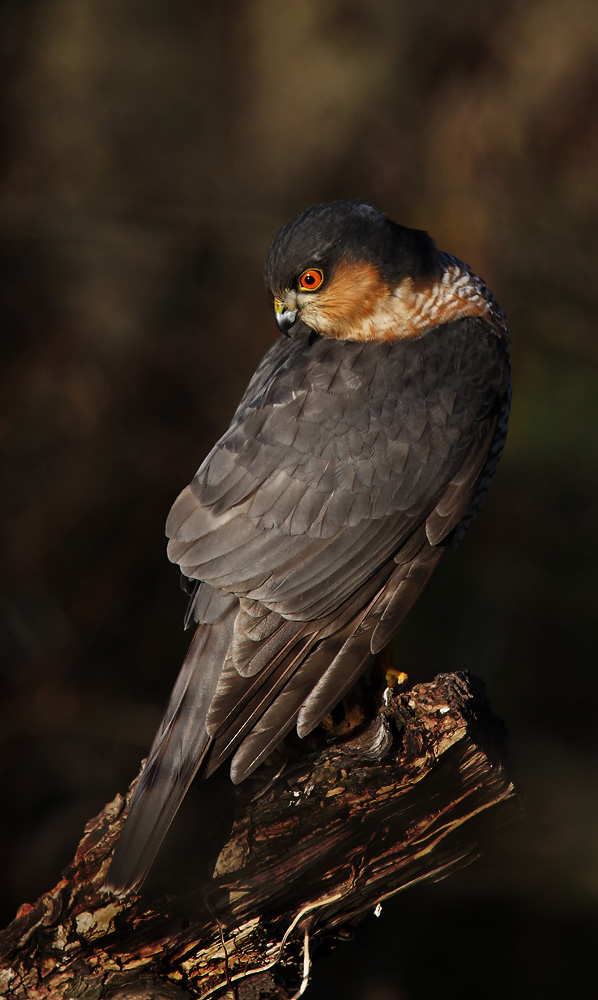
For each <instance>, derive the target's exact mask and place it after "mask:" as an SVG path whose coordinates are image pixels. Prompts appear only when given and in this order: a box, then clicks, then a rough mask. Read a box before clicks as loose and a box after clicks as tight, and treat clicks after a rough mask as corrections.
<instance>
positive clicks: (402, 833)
mask: <svg viewBox="0 0 598 1000" xmlns="http://www.w3.org/2000/svg"><path fill="white" fill-rule="evenodd" d="M126 801H127V800H125V799H123V797H121V796H120V795H118V796H117V797H116V798H115V799H114V801H113V802H111V803H109V805H107V806H106V807H105V809H104V810H103V812H101V813H100V814H99V815H98V816H96V817H95V818H94V819H92V820H91V821H90V822H89V823H88V824H87V826H86V829H85V835H84V837H83V839H82V840H81V843H80V844H79V846H78V849H77V853H76V856H75V858H74V861H73V862H72V864H71V866H70V867H69V869H68V870H67V872H66V873H65V875H64V877H63V878H62V879H61V880H60V881H59V882H58V884H57V885H56V886H55V887H54V889H52V890H51V891H50V892H47V893H45V894H44V895H43V896H42V897H41V898H40V899H39V900H38V901H37V902H36V903H35V904H34V905H32V906H30V905H24V906H22V907H21V909H20V911H19V913H18V915H17V917H16V919H15V920H14V921H13V923H12V924H11V925H10V926H9V927H8V928H7V929H6V931H4V932H3V934H2V935H1V938H0V962H1V966H0V997H2V998H11V1000H12V998H15V1000H21V998H27V1000H46V998H58V997H64V998H69V1000H71V998H72V1000H75V998H76V1000H104V998H110V1000H116V998H124V997H127V998H129V1000H130V998H142V997H143V998H152V1000H157V998H164V1000H166V998H169V1000H177V998H181V1000H182V998H191V997H196V998H197V997H201V998H207V997H209V996H215V997H218V996H220V997H223V996H236V997H238V998H242V1000H249V998H251V997H256V998H257V997H263V998H266V997H279V998H287V1000H288V998H289V997H292V996H297V995H299V993H300V991H301V990H302V989H303V988H305V986H306V984H307V980H308V977H309V971H310V962H311V957H312V956H313V955H314V953H315V954H316V956H317V953H318V951H319V950H322V949H324V948H329V947H330V946H331V945H333V944H334V943H335V941H339V940H342V939H343V938H345V937H347V936H350V935H351V933H352V928H353V926H354V925H355V924H356V923H358V922H359V920H360V919H362V918H363V917H364V916H365V915H366V913H368V912H371V911H372V910H373V909H375V908H376V906H377V905H378V904H379V903H381V902H382V901H383V900H385V899H387V898H388V897H389V896H392V895H394V894H395V893H397V892H399V891H400V890H401V889H404V888H406V887H407V886H412V885H414V884H415V883H417V882H421V881H423V880H435V879H439V878H442V877H444V876H446V875H447V874H449V873H450V872H451V871H453V870H454V869H455V868H457V867H459V866H461V865H463V864H466V863H468V862H469V861H471V860H472V859H473V858H474V857H476V855H477V854H478V853H479V849H480V848H479V844H480V838H483V835H484V833H485V831H486V830H487V829H488V827H489V826H492V827H493V826H495V825H497V824H499V823H503V822H507V821H509V820H510V819H512V818H513V817H514V815H515V814H516V812H517V808H518V807H517V804H516V798H515V791H514V788H513V784H512V782H511V780H510V777H509V773H508V763H507V758H506V750H505V735H504V728H503V726H502V724H501V723H500V722H499V721H498V720H497V719H496V718H495V717H494V716H493V715H492V713H491V711H490V708H489V706H488V703H487V701H486V698H485V694H484V689H483V685H482V683H481V682H480V681H479V680H478V679H477V678H474V677H471V676H469V675H467V674H463V673H458V674H445V675H439V676H438V677H437V678H436V679H435V680H434V681H433V682H431V683H429V684H420V685H418V686H417V687H415V688H413V689H412V690H411V691H408V692H405V693H397V694H391V692H390V691H388V690H387V691H386V692H385V695H384V699H383V704H382V705H381V707H380V710H379V711H378V713H377V715H376V716H375V718H374V719H373V721H372V722H371V723H369V725H368V726H367V727H366V728H365V729H364V730H362V731H361V732H360V733H359V735H357V736H353V737H352V738H349V739H348V740H347V741H345V742H342V743H338V742H336V743H333V744H331V743H330V741H329V740H328V741H326V742H325V744H324V745H323V741H322V740H320V741H318V740H315V741H312V743H311V744H310V743H307V745H305V744H302V746H301V752H300V753H296V754H293V751H292V750H291V751H290V755H289V757H288V758H287V759H286V760H285V761H283V764H282V766H281V763H280V758H279V759H278V761H276V760H273V761H272V762H271V763H269V764H268V765H267V766H264V767H263V768H261V769H259V771H258V772H257V774H256V775H255V776H253V777H252V778H251V779H249V780H248V781H247V782H246V783H245V787H244V790H243V794H242V795H241V796H240V797H239V798H238V800H237V814H236V816H235V818H234V822H233V824H232V828H231V829H229V831H228V835H227V836H226V838H225V842H223V843H222V847H221V850H220V853H219V856H218V860H217V862H216V866H215V870H214V874H213V876H212V877H211V878H210V879H208V880H205V881H204V883H203V884H202V885H201V886H199V887H198V888H194V887H193V885H189V884H187V886H186V889H185V891H182V892H181V890H180V888H179V889H177V892H176V893H170V894H168V893H167V894H162V895H159V894H158V895H157V896H156V895H155V893H154V895H153V896H152V895H151V893H149V894H148V893H146V892H142V893H141V895H136V896H133V897H129V898H126V899H117V898H114V897H113V896H111V895H109V894H107V893H106V892H105V891H104V890H103V888H102V885H103V880H104V877H105V874H106V870H107V866H108V862H109V859H110V854H111V850H112V847H113V845H114V842H115V839H116V837H117V836H118V832H119V830H120V828H121V826H122V822H123V818H124V814H125V810H126ZM185 866H186V859H183V858H182V859H181V861H180V867H182V868H185ZM148 897H149V898H148Z"/></svg>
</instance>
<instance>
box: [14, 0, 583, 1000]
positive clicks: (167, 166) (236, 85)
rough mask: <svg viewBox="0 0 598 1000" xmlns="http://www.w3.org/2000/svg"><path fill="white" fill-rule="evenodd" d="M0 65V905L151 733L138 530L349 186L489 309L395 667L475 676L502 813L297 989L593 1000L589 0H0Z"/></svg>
mask: <svg viewBox="0 0 598 1000" xmlns="http://www.w3.org/2000/svg"><path fill="white" fill-rule="evenodd" d="M0 50H1V54H2V57H3V61H2V95H1V99H2V114H1V119H0V128H1V131H2V135H1V153H0V211H1V235H2V240H1V243H0V257H1V263H0V285H1V300H0V312H1V321H2V360H3V362H4V363H3V365H2V374H1V403H2V417H1V420H0V448H1V451H2V475H3V485H2V489H1V491H0V504H1V505H2V509H1V517H0V525H1V530H2V534H3V544H2V563H3V566H2V578H1V586H2V592H1V611H2V620H3V630H2V663H1V677H2V685H3V692H2V703H1V709H0V710H1V714H2V719H1V727H2V737H1V740H2V756H1V762H0V803H1V807H2V811H3V814H4V815H3V819H2V826H1V829H2V834H1V842H0V846H1V851H2V857H3V859H4V877H3V884H4V890H5V894H4V900H3V913H4V918H5V920H8V919H10V917H11V916H12V914H13V912H14V909H15V907H16V906H17V905H18V904H19V903H21V902H23V901H26V900H32V899H33V898H35V897H36V896H37V895H38V894H39V893H40V892H41V891H42V890H44V889H45V888H49V887H50V885H51V884H53V882H54V881H55V880H56V878H57V877H58V874H59V871H60V869H61V867H62V866H64V865H65V864H66V863H67V861H68V860H69V857H70V856H71V854H72V851H73V848H74V845H75V843H76V841H77V839H78V836H79V834H80V832H81V829H82V825H83V823H84V821H85V820H86V819H87V818H88V817H89V816H91V815H92V814H94V813H95V812H96V811H97V810H98V809H99V808H100V807H101V806H102V805H103V803H104V802H105V801H106V800H107V799H109V798H111V797H112V796H113V794H114V793H115V792H116V791H117V790H119V789H120V790H123V789H124V788H125V787H126V786H127V784H128V782H129V780H130V779H131V777H132V776H133V775H134V773H135V772H136V769H137V766H138V762H139V760H140V758H141V756H142V755H143V754H144V752H145V750H146V749H147V746H148V744H149V742H150V741H151V738H152V736H153V732H154V730H155V727H156V725H157V723H158V721H159V718H160V713H161V708H162V706H163V704H164V701H165V698H166V696H167V693H168V691H169V688H170V685H171V683H172V680H173V678H174V676H175V674H176V671H177V669H178V665H179V662H180V659H181V656H182V654H183V651H184V649H185V646H186V641H187V639H186V637H185V636H184V635H183V634H182V632H181V630H180V622H181V619H182V614H183V610H184V599H183V596H182V595H181V593H180V591H179V588H178V574H177V572H176V571H175V569H174V568H173V567H171V566H170V565H169V564H168V562H167V560H166V557H165V552H164V540H163V524H164V520H165V516H166V513H167V511H168V509H169V506H170V504H171V502H172V500H173V499H174V497H175V496H176V494H177V493H178V491H179V489H181V488H182V487H183V486H184V485H185V484H186V482H187V481H188V480H189V478H190V477H191V475H192V474H193V472H194V471H195V469H196V467H197V465H198V464H199V462H200V460H201V458H202V457H203V455H204V454H205V452H206V450H207V449H208V448H209V447H210V445H211V444H212V443H213V442H214V440H215V439H216V437H217V436H218V434H219V433H220V432H221V431H222V430H223V429H224V428H225V427H226V425H227V421H228V419H229V417H230V414H231V412H232V409H233V407H234V405H235V403H236V401H237V399H238V398H239V395H240V393H241V391H242V389H243V388H244V386H245V384H246V382H247V380H248V378H249V376H250V374H251V372H252V371H253V369H254V367H255V365H256V363H257V361H258V359H259V358H260V356H261V354H262V353H263V351H264V350H265V348H266V347H267V346H268V345H269V343H270V342H271V340H272V339H273V337H274V335H275V333H276V329H275V326H274V320H273V315H272V311H271V307H270V305H269V303H268V301H267V298H266V296H265V294H264V291H263V287H262V279H261V267H262V260H263V256H264V253H265V250H266V248H267V245H268V243H269V241H270V239H271V238H272V236H273V235H274V233H275V232H276V230H277V229H278V227H279V226H280V225H282V224H283V223H284V222H286V221H287V220H288V219H289V218H290V217H291V216H292V215H294V214H295V213H296V212H297V211H300V210H301V209H303V208H305V207H306V206H307V205H309V204H310V203H313V202H316V201H320V200H325V199H329V198H338V197H359V198H363V199H365V200H369V201H371V202H372V203H374V204H375V205H376V206H377V207H379V208H381V209H382V210H384V211H386V212H387V213H388V214H390V215H391V216H392V217H394V218H395V219H397V220H398V221H401V222H403V223H405V224H407V225H414V226H417V227H419V228H425V229H428V230H429V231H430V232H431V233H432V234H433V235H434V237H435V238H436V240H437V242H438V244H439V246H441V247H442V249H445V250H448V251H450V252H452V253H454V254H456V255H458V256H459V257H462V258H463V259H465V260H467V261H468V262H469V263H470V264H471V265H472V266H473V267H474V268H475V269H476V270H477V271H478V272H479V273H481V274H482V275H483V276H484V277H485V278H486V280H487V281H488V283H489V284H490V286H491V287H492V289H493V291H495V293H496V295H497V297H498V298H499V299H500V301H501V304H502V305H503V307H504V309H505V310H506V312H507V313H508V315H509V318H510V326H511V331H512V338H513V363H514V378H515V402H514V406H513V413H512V422H511V430H510V435H509V439H508V444H507V449H506V452H505V456H504V459H503V462H502V464H501V468H500V471H499V475H498V477H497V480H496V482H495V484H494V487H493V489H492V491H491V494H490V497H489V499H488V501H487V503H486V505H485V508H484V510H483V513H482V514H481V516H480V517H479V519H478V521H477V523H476V524H475V526H474V527H473V529H472V530H471V532H470V535H469V537H468V538H467V539H466V541H465V542H464V543H463V545H462V546H461V548H460V550H459V551H458V552H457V553H456V554H455V555H454V556H453V558H452V559H451V560H450V562H447V563H445V564H444V566H443V569H442V571H441V573H440V575H439V578H438V580H437V582H436V583H435V584H434V586H433V587H432V589H431V590H430V592H429V594H428V595H427V596H426V599H425V600H424V601H423V602H422V604H421V606H420V607H419V608H418V610H417V612H416V613H415V614H414V615H413V616H412V619H411V620H410V622H409V623H408V624H407V626H406V627H405V628H404V630H403V632H402V634H401V637H400V641H399V650H400V655H401V664H402V665H403V666H404V667H405V669H406V670H407V671H408V672H409V675H410V679H411V680H412V681H414V682H415V681H418V680H424V679H428V678H430V677H431V676H432V675H433V674H434V673H435V672H438V671H439V670H452V669H456V668H467V669H471V670H473V671H475V672H478V673H480V674H481V675H482V676H483V677H484V678H485V679H486V681H487V685H488V690H489V694H490V697H491V700H492V703H493V706H494V708H495V710H496V711H497V712H499V713H500V714H501V715H503V716H504V717H505V719H506V720H507V722H508V725H509V729H510V733H511V740H512V750H513V757H514V759H515V762H516V765H517V769H518V775H519V784H520V788H521V790H522V793H523V795H524V798H525V802H526V809H527V816H526V819H525V820H524V821H523V822H522V823H521V824H520V825H519V826H518V827H516V828H512V829H510V830H508V831H504V832H502V833H500V834H497V836H496V838H495V841H494V843H493V845H492V846H491V848H490V849H489V850H488V852H487V853H486V855H485V857H484V859H483V860H482V861H481V862H479V863H477V864H476V865H475V866H473V867H472V868H470V869H469V870H467V871H466V872H463V873H461V874H459V875H456V876H454V877H453V878H451V879H450V880H448V881H447V882H445V883H443V884H441V885H439V886H438V887H432V888H423V889H419V890H417V891H413V892H411V893H410V894H407V895H405V896H403V897H401V898H400V899H397V900H396V901H395V902H394V903H392V904H387V905H385V906H384V908H383V913H382V916H381V917H380V919H379V920H375V918H373V917H372V918H371V919H370V920H369V921H368V922H367V923H366V924H364V925H363V926H362V928H360V930H359V932H358V935H357V939H356V942H355V943H353V944H352V945H351V946H349V947H347V946H345V947H344V948H341V949H340V950H339V951H337V953H336V955H335V956H333V957H331V958H329V959H327V960H326V961H325V962H324V963H323V965H321V966H320V969H319V971H318V973H317V975H316V979H315V985H314V986H313V987H312V988H311V992H310V994H309V995H310V996H312V997H313V998H314V1000H317V998H320V997H324V996H333V995H339V996H340V995H342V996H344V997H345V998H348V1000H353V998H355V1000H357V998H359V1000H428V998H432V997H434V998H436V997H437V996H438V995H440V994H442V995H443V996H445V997H448V998H451V997H462V996H468V997H473V996H476V997H477V996H483V997H484V998H495V997H496V998H499V997H500V998H501V1000H503V998H504V997H509V998H524V997H525V998H526V1000H534V998H540V997H542V998H543V1000H544V998H549V997H555V998H556V997H562V996H570V995H574V994H576V993H578V992H580V991H582V990H586V991H587V989H588V986H587V981H588V977H589V976H590V975H593V966H594V961H595V960H594V950H595V940H596V932H597V931H598V838H597V837H596V829H597V826H598V800H597V795H596V790H597V788H596V786H597V782H596V772H597V763H598V761H597V756H598V741H597V739H596V706H597V704H598V685H597V680H596V678H597V671H596V666H595V664H596V638H595V620H592V615H594V617H595V610H596V591H597V586H596V572H595V558H596V509H595V499H596V484H597V477H596V472H597V465H598V452H597V449H596V443H595V442H596V426H597V423H598V394H597V386H596V356H597V348H596V343H597V341H596V314H597V304H598V303H597V299H598V283H597V281H596V276H595V272H596V263H597V250H598V241H597V235H596V228H597V215H598V184H597V180H598V155H597V154H598V6H597V5H596V3H595V0H529V2H524V0H519V2H515V0H513V2H509V0H493V2H490V0H488V2H474V0H462V2H461V3H459V4H452V3H446V2H441V0H418V2H416V0H371V2H368V3H363V2H356V0H344V2H342V0H304V2H302V3H296V2H294V0H289V2H285V3H276V2H274V0H219V2H216V0H213V2H203V3H202V2H200V0H179V2H176V3H173V2H172V0H127V2H126V3H123V2H122V0H29V2H28V3H22V2H21V3H19V2H18V0H12V2H10V0H4V2H3V3H2V5H1V6H0ZM592 501H594V509H592ZM590 992H591V990H590Z"/></svg>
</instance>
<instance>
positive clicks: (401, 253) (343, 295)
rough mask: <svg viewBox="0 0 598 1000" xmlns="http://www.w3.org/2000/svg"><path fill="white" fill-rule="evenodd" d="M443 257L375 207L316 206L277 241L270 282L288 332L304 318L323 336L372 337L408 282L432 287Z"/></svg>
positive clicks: (269, 260) (268, 266) (268, 268)
mask: <svg viewBox="0 0 598 1000" xmlns="http://www.w3.org/2000/svg"><path fill="white" fill-rule="evenodd" d="M436 268H437V254H436V250H435V247H434V243H433V241H432V240H431V239H430V237H429V236H428V234H427V233H424V232H422V231H420V230H418V229H406V228H405V227H404V226H399V225H397V224H396V223H395V222H392V221H391V220H390V219H389V218H387V216H385V215H383V214H382V213H381V212H378V211H376V209H374V208H371V207H370V206H369V205H366V204H364V203H363V202H358V201H333V202H329V203H327V204H323V205H314V206H313V207H312V208H308V209H307V211H305V212H303V213H302V214H301V215H298V216H297V217H296V218H295V219H293V220H292V221H291V222H289V223H288V225H286V226H284V228H283V229H281V230H280V232H279V233H278V234H277V236H276V237H275V238H274V240H273V241H272V244H271V245H270V249H269V250H268V254H267V257H266V263H265V267H264V279H265V282H266V288H267V290H268V292H269V293H270V295H271V296H272V298H273V299H274V309H275V312H276V321H277V323H278V326H279V328H280V329H281V331H282V332H283V333H287V334H288V332H289V330H290V329H291V327H292V326H293V325H294V324H295V323H296V322H297V321H298V320H302V321H303V322H304V323H306V324H307V326H309V327H311V329H313V330H315V332H316V333H318V334H321V335H323V336H329V337H337V338H341V339H356V340H359V339H364V340H366V339H372V338H371V336H370V334H369V333H368V331H369V330H370V329H371V328H373V324H372V322H371V319H372V317H373V316H374V315H378V314H379V312H380V309H381V308H382V307H383V305H384V302H385V301H386V300H387V299H389V297H390V296H391V295H392V294H393V292H394V291H395V289H396V288H397V287H398V286H400V285H401V283H402V282H406V281H407V282H409V283H410V286H413V285H417V284H418V283H419V282H421V281H424V282H426V281H429V280H430V279H431V276H432V275H433V274H434V273H435V269H436Z"/></svg>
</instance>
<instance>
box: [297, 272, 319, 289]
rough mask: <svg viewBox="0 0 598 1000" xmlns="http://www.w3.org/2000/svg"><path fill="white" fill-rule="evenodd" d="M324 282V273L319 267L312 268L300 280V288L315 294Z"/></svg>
mask: <svg viewBox="0 0 598 1000" xmlns="http://www.w3.org/2000/svg"><path fill="white" fill-rule="evenodd" d="M323 281H324V272H323V271H320V269H319V267H310V268H308V269H307V271H304V272H303V274H302V275H301V277H300V278H299V288H301V289H303V291H304V292H315V290H316V288H319V287H320V285H321V284H322V282H323Z"/></svg>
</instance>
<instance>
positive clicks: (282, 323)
mask: <svg viewBox="0 0 598 1000" xmlns="http://www.w3.org/2000/svg"><path fill="white" fill-rule="evenodd" d="M274 311H275V313H276V322H277V323H278V329H279V330H280V332H281V333H284V335H285V336H286V337H288V336H289V330H290V328H291V327H292V325H293V323H294V322H295V320H296V319H297V312H298V310H297V309H289V308H288V307H287V306H286V305H285V304H284V302H282V301H281V299H274Z"/></svg>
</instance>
